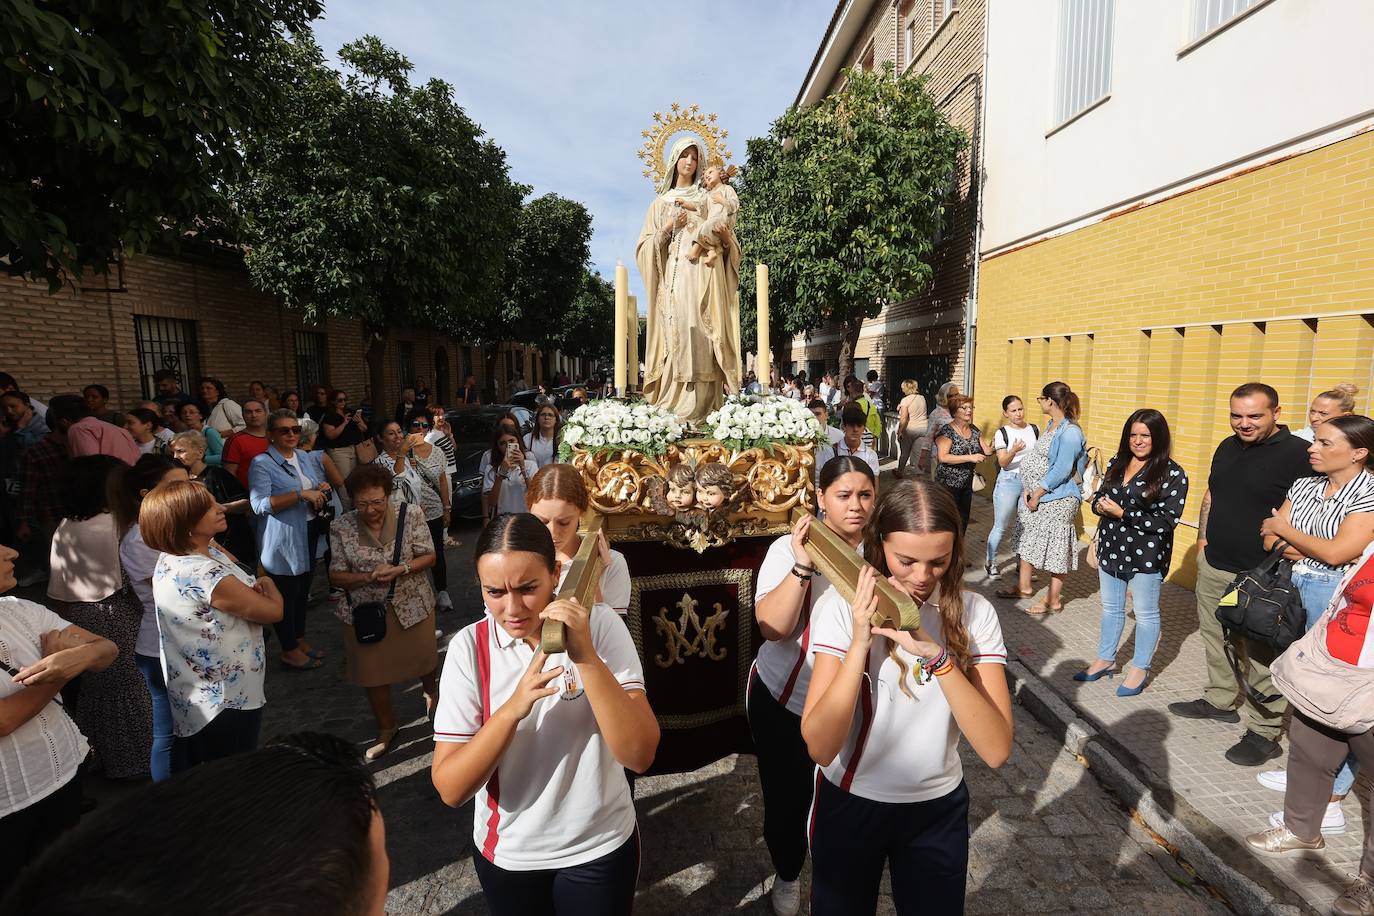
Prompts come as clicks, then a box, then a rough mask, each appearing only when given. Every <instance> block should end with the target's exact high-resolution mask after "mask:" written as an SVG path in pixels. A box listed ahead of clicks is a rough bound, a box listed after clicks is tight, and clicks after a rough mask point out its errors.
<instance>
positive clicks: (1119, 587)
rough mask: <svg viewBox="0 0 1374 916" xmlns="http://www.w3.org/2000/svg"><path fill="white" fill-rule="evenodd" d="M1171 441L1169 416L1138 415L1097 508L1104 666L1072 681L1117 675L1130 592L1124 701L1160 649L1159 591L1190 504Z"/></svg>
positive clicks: (1110, 466)
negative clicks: (1130, 648) (1131, 633)
mask: <svg viewBox="0 0 1374 916" xmlns="http://www.w3.org/2000/svg"><path fill="white" fill-rule="evenodd" d="M1170 443H1171V440H1170V436H1169V424H1168V422H1167V421H1166V420H1165V419H1164V414H1162V413H1160V412H1159V411H1157V410H1152V409H1150V408H1145V409H1143V410H1137V411H1136V412H1135V413H1133V414H1131V415H1130V417H1128V418H1127V419H1126V423H1125V425H1124V426H1123V427H1122V428H1121V444H1120V445H1118V446H1117V449H1116V455H1115V456H1114V457H1113V458H1112V460H1111V461H1110V462H1108V463H1107V472H1106V473H1105V474H1104V475H1103V478H1102V486H1101V487H1099V488H1098V491H1097V493H1095V494H1094V495H1093V498H1092V503H1091V506H1092V510H1093V512H1094V513H1095V514H1096V515H1097V516H1098V517H1099V518H1100V519H1101V521H1099V522H1098V523H1097V543H1096V545H1095V549H1096V551H1097V561H1098V577H1099V579H1100V580H1101V583H1102V631H1101V635H1100V637H1099V638H1098V641H1097V661H1095V662H1093V663H1092V664H1091V665H1089V666H1088V668H1087V669H1086V670H1084V671H1080V672H1078V673H1077V674H1075V675H1074V676H1073V679H1074V680H1075V681H1095V680H1097V679H1098V678H1100V677H1102V676H1103V675H1113V674H1115V673H1116V653H1117V649H1118V648H1119V647H1120V644H1121V633H1122V630H1123V629H1125V626H1126V591H1127V589H1129V590H1130V592H1131V600H1132V602H1133V605H1134V608H1135V620H1136V627H1135V653H1134V655H1133V656H1132V658H1131V672H1130V673H1129V674H1128V675H1127V676H1126V677H1125V679H1124V681H1123V682H1122V684H1121V686H1120V687H1118V688H1117V689H1116V695H1117V696H1121V697H1131V696H1135V695H1136V694H1138V693H1140V692H1141V691H1142V690H1144V689H1145V679H1146V678H1147V677H1149V674H1150V663H1151V662H1152V661H1153V659H1154V654H1155V647H1156V646H1158V645H1159V589H1160V586H1162V585H1163V584H1164V576H1165V575H1166V574H1167V573H1168V572H1169V560H1170V559H1171V558H1172V556H1173V552H1174V528H1175V527H1176V526H1177V525H1178V521H1179V519H1180V518H1181V517H1182V515H1183V503H1184V501H1185V500H1187V498H1188V475H1187V474H1185V473H1183V468H1181V467H1179V466H1178V465H1177V464H1175V463H1174V462H1173V460H1172V459H1171V458H1170V457H1169V451H1170Z"/></svg>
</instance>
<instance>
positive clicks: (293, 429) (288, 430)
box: [272, 426, 301, 436]
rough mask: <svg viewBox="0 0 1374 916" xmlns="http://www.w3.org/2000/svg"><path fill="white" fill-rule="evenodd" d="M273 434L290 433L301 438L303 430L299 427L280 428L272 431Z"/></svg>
mask: <svg viewBox="0 0 1374 916" xmlns="http://www.w3.org/2000/svg"><path fill="white" fill-rule="evenodd" d="M272 432H274V433H290V434H291V435H293V436H299V435H300V434H301V428H300V427H299V426H278V427H277V428H276V429H274V430H272Z"/></svg>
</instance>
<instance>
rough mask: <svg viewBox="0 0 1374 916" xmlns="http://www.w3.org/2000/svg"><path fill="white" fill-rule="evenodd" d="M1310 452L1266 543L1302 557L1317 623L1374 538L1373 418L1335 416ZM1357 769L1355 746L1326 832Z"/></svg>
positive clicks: (1340, 829) (1268, 777)
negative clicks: (1307, 472) (1305, 472)
mask: <svg viewBox="0 0 1374 916" xmlns="http://www.w3.org/2000/svg"><path fill="white" fill-rule="evenodd" d="M1307 454H1308V458H1309V460H1310V461H1311V462H1312V470H1313V472H1315V474H1316V476H1315V477H1303V478H1300V479H1298V480H1297V481H1295V482H1294V483H1293V486H1291V487H1290V488H1289V489H1288V498H1287V499H1285V500H1284V503H1283V505H1282V506H1280V507H1279V508H1278V509H1276V510H1274V514H1273V516H1272V517H1271V518H1269V519H1267V520H1265V522H1264V525H1263V527H1262V528H1261V529H1260V530H1261V531H1262V532H1263V534H1264V547H1265V549H1266V550H1272V549H1273V548H1274V545H1275V544H1277V543H1278V542H1279V541H1284V542H1285V543H1287V544H1288V549H1287V550H1285V551H1284V556H1286V557H1287V558H1288V559H1290V560H1293V561H1295V562H1294V563H1293V584H1294V585H1296V586H1297V587H1298V594H1299V595H1301V596H1302V606H1303V610H1305V611H1306V612H1307V628H1308V629H1311V628H1312V625H1313V624H1315V623H1316V622H1317V620H1318V619H1319V618H1320V617H1321V615H1322V613H1323V612H1324V611H1325V610H1326V609H1327V606H1328V605H1330V603H1331V598H1332V596H1333V595H1334V594H1335V591H1336V586H1338V585H1339V584H1340V582H1341V579H1342V578H1344V576H1345V574H1346V572H1348V571H1349V569H1350V567H1351V566H1352V565H1353V564H1354V563H1355V561H1357V560H1358V559H1359V558H1360V555H1361V554H1362V553H1364V549H1365V548H1366V547H1367V546H1369V542H1370V541H1371V540H1374V473H1371V468H1374V420H1370V419H1369V418H1368V417H1364V416H1359V415H1353V416H1342V417H1332V418H1331V419H1329V420H1327V421H1326V422H1325V423H1322V424H1320V425H1319V426H1317V427H1316V428H1315V429H1314V430H1313V441H1312V447H1311V448H1309V449H1308V450H1307ZM1358 772H1359V764H1358V763H1357V762H1356V760H1355V755H1354V754H1353V753H1352V754H1351V755H1350V756H1349V757H1348V758H1347V759H1346V761H1345V764H1344V766H1342V767H1341V769H1340V771H1339V772H1338V773H1337V774H1336V780H1335V783H1334V784H1333V785H1332V787H1331V800H1330V803H1329V804H1328V805H1327V808H1326V813H1325V815H1324V816H1323V817H1322V832H1323V833H1344V832H1345V814H1344V812H1343V811H1342V810H1341V804H1340V803H1341V800H1342V799H1344V798H1345V796H1346V795H1347V794H1349V792H1350V787H1351V786H1353V785H1354V784H1355V776H1356V774H1357V773H1358ZM1257 778H1258V779H1259V782H1260V785H1262V786H1265V787H1267V788H1270V789H1274V790H1276V791H1279V792H1282V791H1284V790H1285V789H1286V788H1287V786H1288V776H1287V774H1286V773H1285V772H1284V771H1283V770H1269V771H1267V772H1264V773H1261V774H1260V775H1259V776H1258V777H1257ZM1282 821H1283V814H1282V812H1279V813H1277V814H1274V815H1272V816H1271V817H1270V823H1271V824H1272V825H1273V826H1275V827H1277V826H1278V825H1279V824H1280V823H1282Z"/></svg>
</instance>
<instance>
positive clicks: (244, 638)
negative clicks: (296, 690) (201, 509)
mask: <svg viewBox="0 0 1374 916" xmlns="http://www.w3.org/2000/svg"><path fill="white" fill-rule="evenodd" d="M227 576H233V577H235V578H236V579H238V580H239V581H240V582H242V583H243V584H244V585H247V586H249V587H250V588H251V587H252V586H253V584H254V583H255V582H257V579H256V578H254V577H253V576H250V575H248V574H247V573H245V572H244V571H243V570H242V569H240V568H239V567H238V566H237V565H236V564H235V563H234V562H233V561H231V560H230V559H229V558H228V557H227V556H225V555H224V554H223V553H221V552H220V551H219V550H217V549H216V548H214V547H211V548H210V555H209V556H204V555H202V554H198V553H192V554H187V555H186V556H180V557H179V556H173V555H172V554H169V553H164V554H163V555H162V556H160V557H158V561H157V567H156V568H155V569H154V570H153V600H154V602H155V603H156V605H157V624H158V631H159V632H160V634H161V637H162V667H163V673H164V674H165V675H166V677H167V699H168V703H169V705H170V706H171V709H172V734H174V735H175V736H176V737H178V738H189V737H190V736H192V735H194V734H196V733H197V732H199V731H200V730H201V729H202V728H204V727H205V726H207V725H209V724H210V722H211V721H212V720H213V719H214V718H215V716H217V715H219V713H220V712H221V711H223V710H225V709H259V708H261V707H263V706H265V705H266V704H267V698H266V696H265V694H264V692H263V679H264V677H265V671H266V666H265V664H264V650H263V642H262V624H258V623H253V622H251V621H248V620H245V619H243V618H242V617H237V616H235V615H233V614H230V613H227V612H225V611H221V610H219V609H218V608H216V607H215V606H214V605H212V604H211V603H210V598H211V596H212V595H213V594H214V591H215V586H217V585H219V583H220V582H221V581H223V580H224V578H225V577H227Z"/></svg>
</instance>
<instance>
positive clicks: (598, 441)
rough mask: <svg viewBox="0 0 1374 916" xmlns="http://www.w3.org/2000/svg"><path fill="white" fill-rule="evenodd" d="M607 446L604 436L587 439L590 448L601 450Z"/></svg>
mask: <svg viewBox="0 0 1374 916" xmlns="http://www.w3.org/2000/svg"><path fill="white" fill-rule="evenodd" d="M605 444H606V438H605V437H604V436H591V437H589V438H588V439H587V447H588V448H601V447H602V446H603V445H605Z"/></svg>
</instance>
